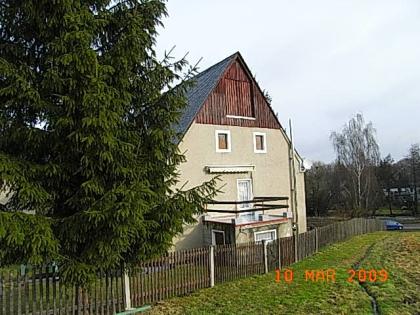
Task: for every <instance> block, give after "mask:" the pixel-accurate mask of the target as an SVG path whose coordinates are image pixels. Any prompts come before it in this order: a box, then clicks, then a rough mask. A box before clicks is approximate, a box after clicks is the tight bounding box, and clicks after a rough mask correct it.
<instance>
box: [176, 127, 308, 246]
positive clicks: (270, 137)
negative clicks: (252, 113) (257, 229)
mask: <svg viewBox="0 0 420 315" xmlns="http://www.w3.org/2000/svg"><path fill="white" fill-rule="evenodd" d="M216 130H229V131H230V134H231V152H226V153H225V152H223V153H221V152H216V137H215V131H216ZM253 132H263V133H266V146H267V153H255V152H254V142H253V136H254V135H253ZM179 148H180V151H181V152H182V153H184V154H185V156H186V162H185V163H183V164H181V165H180V167H179V171H180V182H179V184H178V185H179V187H181V186H183V185H184V184H186V185H185V186H184V188H185V189H188V188H192V187H194V186H197V185H200V184H201V183H203V182H204V181H208V180H210V179H211V178H212V177H213V176H215V174H208V173H207V172H205V167H206V166H211V165H225V166H231V165H253V166H255V168H254V170H253V171H250V172H247V173H239V174H238V173H235V174H222V175H221V179H222V181H221V182H220V183H219V188H220V189H221V190H222V193H221V194H219V195H218V196H217V198H216V199H217V200H220V201H229V200H237V198H238V197H237V180H238V179H248V178H249V179H252V190H253V196H258V197H264V196H287V197H289V202H288V203H289V206H290V203H291V200H290V173H289V158H288V143H287V141H286V139H285V136H284V134H283V133H282V131H281V130H278V129H266V128H249V127H237V126H217V125H207V124H197V123H193V124H192V125H191V127H190V129H189V130H188V131H187V133H186V134H185V136H184V138H183V141H182V142H181V143H180V145H179ZM296 159H298V158H297V157H296ZM296 170H297V172H296V181H297V197H298V198H297V204H298V207H297V208H298V210H299V215H298V219H299V227H300V229H299V232H304V231H306V209H305V193H304V175H303V173H300V172H299V165H298V163H297V164H296ZM277 203H278V202H277ZM217 208H218V209H220V208H221V207H220V206H217ZM283 211H285V210H271V211H266V212H265V214H281V213H283ZM209 215H210V216H218V217H220V216H221V214H219V213H217V214H215V213H209ZM200 230H201V229H200V227H197V225H190V226H186V229H185V232H184V234H183V235H182V236H180V237H178V238H176V239H175V240H174V243H175V246H176V249H182V248H187V247H198V246H200V244H201V243H202V236H201V235H200V232H201V231H200Z"/></svg>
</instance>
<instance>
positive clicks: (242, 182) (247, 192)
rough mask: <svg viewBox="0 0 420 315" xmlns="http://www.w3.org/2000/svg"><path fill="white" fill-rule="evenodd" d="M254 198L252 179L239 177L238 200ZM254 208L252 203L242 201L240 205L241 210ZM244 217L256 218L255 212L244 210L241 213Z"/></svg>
mask: <svg viewBox="0 0 420 315" xmlns="http://www.w3.org/2000/svg"><path fill="white" fill-rule="evenodd" d="M247 200H252V182H251V179H238V201H247ZM250 208H252V204H251V203H240V204H239V205H238V209H239V210H245V209H250ZM240 217H241V218H243V219H250V220H255V214H254V213H253V212H244V213H241V214H240Z"/></svg>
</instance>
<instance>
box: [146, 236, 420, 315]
mask: <svg viewBox="0 0 420 315" xmlns="http://www.w3.org/2000/svg"><path fill="white" fill-rule="evenodd" d="M357 262H359V263H360V266H359V269H362V268H363V269H366V270H371V269H376V270H380V269H385V270H386V271H387V272H388V274H389V278H388V280H387V281H385V282H375V283H366V287H367V290H368V292H370V293H371V294H372V295H373V296H374V297H375V298H376V300H377V302H378V305H379V310H380V314H401V315H402V314H419V312H420V297H419V292H420V290H419V289H420V233H416V232H411V233H408V232H404V233H399V232H397V233H393V232H378V233H372V234H368V235H363V236H358V237H354V238H352V239H351V240H349V241H346V242H343V243H340V244H336V245H332V246H329V247H327V248H325V249H323V250H322V251H320V252H319V253H318V254H316V255H314V256H312V257H310V258H307V259H305V260H304V261H301V262H299V263H297V264H294V265H292V266H291V267H290V269H292V270H293V272H294V279H293V281H292V282H291V283H286V282H284V280H283V279H282V280H281V281H280V282H276V281H275V273H274V272H271V273H269V274H267V275H262V276H254V277H249V278H245V279H241V280H237V281H232V282H228V283H225V284H221V285H217V286H215V287H214V288H210V289H203V290H201V291H198V292H195V293H193V294H191V295H189V296H186V297H177V298H173V299H170V300H167V301H164V302H161V303H158V304H157V305H155V306H154V307H153V309H152V310H151V311H150V312H149V313H148V314H150V315H156V314H372V304H371V298H370V297H369V295H368V294H367V293H366V292H365V291H364V290H363V289H362V287H361V286H360V285H359V283H358V281H357V280H356V281H353V282H351V283H350V282H348V278H349V273H348V270H349V269H351V268H352V266H354V265H355V264H356V263H357ZM328 268H332V269H334V270H335V271H336V280H335V282H322V281H318V282H312V281H311V280H308V281H306V279H305V271H306V270H326V269H328ZM377 281H379V279H378V280H377Z"/></svg>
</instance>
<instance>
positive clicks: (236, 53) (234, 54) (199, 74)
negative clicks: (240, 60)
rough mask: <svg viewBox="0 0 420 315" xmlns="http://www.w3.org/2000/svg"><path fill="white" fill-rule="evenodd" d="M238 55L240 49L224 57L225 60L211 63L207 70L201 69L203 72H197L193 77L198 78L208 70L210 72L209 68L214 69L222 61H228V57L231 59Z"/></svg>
mask: <svg viewBox="0 0 420 315" xmlns="http://www.w3.org/2000/svg"><path fill="white" fill-rule="evenodd" d="M236 55H240V53H239V51H237V52H235V53H233V54H232V55H230V56H228V57H226V58H224V59H223V60H220V61H219V62H217V63H215V64H214V65H211V66H210V67H208V68H207V69H205V70H203V71H201V72H199V73H197V74H196V75H195V76H193V77H192V78H191V79H194V78H197V77H199V76H201V75H203V74H205V73H206V72H208V71H209V70H212V69H213V68H215V67H217V66H219V65H220V64H221V63H223V62H226V61H227V60H228V59H231V58H233V57H234V56H236Z"/></svg>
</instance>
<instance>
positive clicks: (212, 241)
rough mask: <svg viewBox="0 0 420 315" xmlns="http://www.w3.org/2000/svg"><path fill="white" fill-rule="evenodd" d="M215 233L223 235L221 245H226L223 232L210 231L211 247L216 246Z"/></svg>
mask: <svg viewBox="0 0 420 315" xmlns="http://www.w3.org/2000/svg"><path fill="white" fill-rule="evenodd" d="M216 233H222V234H223V244H222V245H226V235H225V231H222V230H215V229H212V230H211V244H212V245H216V235H215V234H216Z"/></svg>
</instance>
